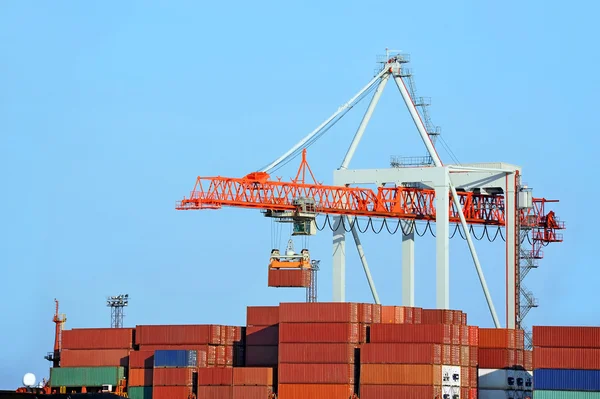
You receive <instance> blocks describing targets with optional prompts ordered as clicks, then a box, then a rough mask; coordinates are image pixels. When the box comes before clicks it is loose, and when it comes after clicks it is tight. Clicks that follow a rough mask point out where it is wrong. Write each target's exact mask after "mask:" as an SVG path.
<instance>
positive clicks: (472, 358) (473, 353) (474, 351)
mask: <svg viewBox="0 0 600 399" xmlns="http://www.w3.org/2000/svg"><path fill="white" fill-rule="evenodd" d="M478 365H479V348H478V347H477V346H469V366H471V367H477V366H478Z"/></svg>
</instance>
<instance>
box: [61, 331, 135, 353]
mask: <svg viewBox="0 0 600 399" xmlns="http://www.w3.org/2000/svg"><path fill="white" fill-rule="evenodd" d="M132 344H133V328H77V329H73V330H64V331H63V332H62V349H63V350H67V349H131V348H132Z"/></svg>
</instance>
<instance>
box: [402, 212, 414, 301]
mask: <svg viewBox="0 0 600 399" xmlns="http://www.w3.org/2000/svg"><path fill="white" fill-rule="evenodd" d="M400 223H402V228H403V232H402V306H415V228H414V226H415V222H413V221H401V222H400ZM404 231H406V232H407V233H408V234H404Z"/></svg>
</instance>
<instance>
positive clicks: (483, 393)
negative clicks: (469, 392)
mask: <svg viewBox="0 0 600 399" xmlns="http://www.w3.org/2000/svg"><path fill="white" fill-rule="evenodd" d="M531 398H533V392H532V391H515V390H512V389H506V390H504V389H481V388H479V392H478V394H477V399H531Z"/></svg>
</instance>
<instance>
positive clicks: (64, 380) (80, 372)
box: [50, 367, 125, 389]
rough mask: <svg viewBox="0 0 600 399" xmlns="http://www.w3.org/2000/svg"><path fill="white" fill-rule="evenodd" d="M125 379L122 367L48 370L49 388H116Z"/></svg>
mask: <svg viewBox="0 0 600 399" xmlns="http://www.w3.org/2000/svg"><path fill="white" fill-rule="evenodd" d="M124 377H125V369H124V368H123V367H59V368H51V369H50V386H51V387H101V386H102V385H105V384H110V385H112V386H113V389H114V387H116V386H117V384H118V382H119V380H121V379H123V378H124Z"/></svg>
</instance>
